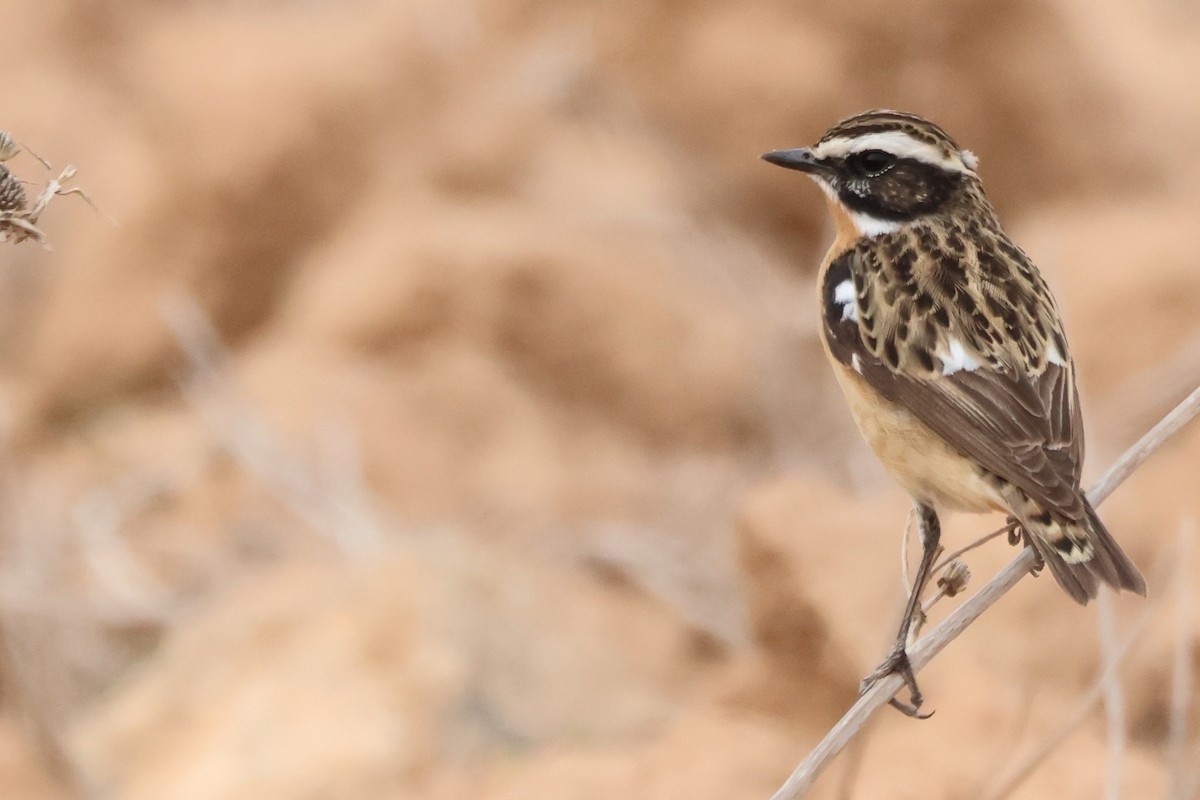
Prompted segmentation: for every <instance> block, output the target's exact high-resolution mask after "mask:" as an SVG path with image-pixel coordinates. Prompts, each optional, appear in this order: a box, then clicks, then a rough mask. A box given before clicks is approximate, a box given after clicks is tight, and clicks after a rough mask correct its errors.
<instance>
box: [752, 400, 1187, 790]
mask: <svg viewBox="0 0 1200 800" xmlns="http://www.w3.org/2000/svg"><path fill="white" fill-rule="evenodd" d="M1197 413H1200V388H1197V389H1196V390H1194V391H1193V392H1192V393H1191V394H1190V395H1188V396H1187V398H1186V399H1184V401H1183V402H1181V403H1180V404H1179V405H1177V406H1176V407H1175V408H1174V409H1172V410H1171V412H1170V413H1168V414H1167V415H1166V416H1165V417H1163V419H1162V420H1161V421H1159V423H1158V424H1157V425H1155V426H1154V427H1153V428H1151V429H1150V430H1149V431H1148V432H1147V433H1146V434H1145V435H1144V436H1143V437H1142V438H1141V439H1139V440H1138V442H1137V443H1136V444H1134V445H1133V447H1131V448H1129V450H1127V451H1126V452H1125V454H1124V455H1122V456H1121V457H1120V458H1119V459H1117V461H1116V463H1114V464H1113V465H1112V466H1111V467H1110V468H1109V470H1108V472H1106V473H1105V474H1104V476H1103V477H1102V478H1101V479H1100V481H1099V482H1097V484H1096V485H1095V486H1093V487H1092V490H1091V491H1090V492H1088V498H1089V499H1090V500H1091V502H1092V504H1093V505H1100V503H1102V502H1103V501H1104V500H1105V498H1107V497H1108V496H1109V495H1110V494H1112V492H1113V490H1114V489H1115V488H1116V487H1117V486H1119V485H1120V484H1121V482H1122V481H1124V480H1125V479H1126V478H1128V477H1129V476H1130V475H1131V474H1132V473H1133V472H1134V470H1136V469H1137V468H1138V467H1139V466H1141V465H1142V464H1143V463H1144V462H1145V461H1146V459H1147V458H1149V457H1150V455H1151V454H1152V453H1153V452H1154V451H1155V450H1157V449H1158V448H1159V447H1161V446H1162V444H1163V443H1164V442H1165V441H1167V439H1169V438H1171V437H1172V436H1173V435H1175V433H1177V432H1178V431H1179V429H1180V428H1182V427H1183V426H1184V425H1186V424H1187V423H1188V422H1190V421H1191V420H1192V419H1193V418H1194V417H1195V416H1196V414H1197ZM1035 563H1036V557H1035V555H1034V552H1033V550H1031V549H1030V548H1028V547H1026V548H1025V549H1023V550H1022V551H1021V552H1020V554H1018V555H1017V557H1016V558H1014V559H1013V560H1012V561H1010V562H1009V563H1008V564H1007V565H1006V566H1005V567H1004V568H1003V569H1001V570H1000V572H998V573H997V574H996V576H995V577H993V578H992V579H991V580H990V581H988V583H986V584H985V585H984V586H983V588H981V589H980V590H979V591H978V592H977V593H976V594H975V595H974V596H972V597H971V598H970V599H968V600H967V601H966V602H964V603H963V604H962V605H961V606H959V607H958V609H956V610H955V611H954V612H953V613H952V614H951V615H950V616H948V617H947V618H946V619H945V620H943V621H942V622H941V623H940V624H939V625H937V626H936V627H935V628H934V629H933V630H932V631H930V632H929V634H928V635H927V636H925V637H924V638H922V639H921V640H920V641H918V642H917V643H916V644H914V645H913V648H912V649H911V650H910V651H909V662H910V663H911V664H912V668H913V671H914V672H917V671H919V670H920V669H921V668H923V667H924V666H925V665H926V664H928V663H929V662H930V661H931V660H932V659H933V657H934V656H936V655H937V654H938V653H940V652H941V651H942V649H943V648H945V647H946V645H948V644H949V643H950V642H951V641H953V640H954V639H955V638H957V637H958V635H959V634H960V633H962V632H963V631H964V630H965V629H966V628H967V626H969V625H970V624H971V623H972V622H974V621H975V620H976V619H978V618H979V616H980V615H981V614H982V613H983V612H984V611H986V610H987V609H988V608H989V607H991V605H992V604H993V603H995V602H996V601H997V600H999V599H1000V598H1001V597H1002V596H1004V594H1005V593H1006V592H1007V591H1008V590H1009V589H1011V588H1012V587H1013V586H1015V585H1016V584H1017V583H1018V582H1019V581H1020V580H1021V578H1023V577H1025V575H1026V574H1028V572H1029V570H1030V569H1031V568H1032V567H1033V566H1034V565H1035ZM903 685H904V679H903V678H902V677H901V676H899V675H895V674H893V675H888V676H887V677H885V678H882V679H880V680H878V681H876V682H875V683H874V684H873V685H872V686H871V688H870V689H868V690H867V692H866V693H865V694H863V695H862V696H861V697H859V698H858V701H857V702H855V704H854V705H853V706H851V707H850V710H849V711H847V712H846V714H845V715H844V716H843V717H842V718H841V720H839V721H838V723H837V724H836V725H834V726H833V728H832V729H830V731H829V732H828V733H827V734H826V735H825V737H824V738H823V739H822V740H821V742H820V743H819V744H818V745H817V746H816V747H815V748H814V749H813V750H812V752H810V753H809V754H808V755H807V756H806V757H805V758H804V760H803V761H801V762H800V764H799V765H798V766H797V767H796V769H795V770H794V771H793V772H792V774H791V775H790V776H789V777H788V779H787V780H786V781H785V782H784V784H783V785H782V786H781V787H779V789H778V790H777V791H776V792H775V794H773V795H772V796H771V800H795V799H796V798H800V797H803V796H804V795H805V793H807V792H808V790H809V789H811V788H812V786H813V784H814V783H816V781H817V778H818V777H820V775H821V773H822V772H823V771H824V770H825V768H826V767H827V766H829V763H830V762H831V761H832V760H833V759H834V758H835V757H836V756H837V754H838V753H839V752H841V750H842V748H844V747H845V746H846V743H847V742H849V741H850V740H851V739H853V738H854V736H856V735H857V734H858V732H859V730H861V729H862V726H863V724H864V723H866V721H867V720H868V719H869V718H870V716H871V715H872V714H874V713H875V711H876V710H878V709H879V708H880V707H881V706H883V705H885V704H886V703H887V702H888V700H890V699H891V698H892V696H893V695H895V694H896V692H898V691H899V690H900V687H901V686H903Z"/></svg>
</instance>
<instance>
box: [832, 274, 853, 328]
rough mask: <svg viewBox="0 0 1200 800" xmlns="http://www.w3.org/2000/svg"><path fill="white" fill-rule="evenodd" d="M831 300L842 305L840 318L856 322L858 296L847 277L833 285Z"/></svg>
mask: <svg viewBox="0 0 1200 800" xmlns="http://www.w3.org/2000/svg"><path fill="white" fill-rule="evenodd" d="M833 302H835V303H837V304H838V305H840V306H841V307H842V319H849V320H853V321H855V322H858V296H857V295H856V294H855V291H854V284H853V283H852V282H851V281H850V279H849V278H847V279H846V280H844V281H842V282H841V283H839V284H838V285H837V286H835V287H833Z"/></svg>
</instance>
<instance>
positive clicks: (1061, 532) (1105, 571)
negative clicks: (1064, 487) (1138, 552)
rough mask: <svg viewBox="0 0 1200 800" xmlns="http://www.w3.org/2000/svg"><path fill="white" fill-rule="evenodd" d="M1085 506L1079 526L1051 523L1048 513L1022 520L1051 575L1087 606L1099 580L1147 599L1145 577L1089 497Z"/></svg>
mask: <svg viewBox="0 0 1200 800" xmlns="http://www.w3.org/2000/svg"><path fill="white" fill-rule="evenodd" d="M1083 503H1084V510H1085V512H1086V515H1085V518H1084V520H1082V521H1081V522H1079V523H1074V524H1070V523H1068V524H1065V525H1064V524H1062V523H1059V522H1051V521H1050V518H1049V515H1047V514H1040V515H1039V514H1034V515H1030V516H1028V517H1026V518H1022V519H1021V525H1022V526H1023V527H1024V528H1025V530H1026V531H1028V532H1029V534H1030V536H1029V539H1030V541H1032V542H1033V545H1034V547H1035V548H1037V551H1038V554H1039V555H1040V556H1041V557H1042V559H1043V560H1044V561H1045V562H1046V566H1048V567H1049V568H1050V574H1051V575H1053V576H1054V580H1056V581H1057V582H1058V585H1059V586H1061V587H1062V588H1063V590H1064V591H1066V593H1067V594H1069V595H1071V597H1073V598H1074V599H1075V601H1076V602H1078V603H1081V604H1084V605H1086V604H1087V602H1088V601H1089V600H1091V599H1092V598H1093V597H1095V596H1096V592H1097V581H1099V582H1101V583H1106V584H1108V585H1109V586H1111V587H1112V588H1114V589H1124V590H1127V591H1130V592H1134V593H1136V594H1140V595H1141V596H1142V597H1145V596H1146V581H1145V579H1144V578H1143V577H1142V574H1141V573H1140V572H1138V569H1137V567H1135V566H1134V565H1133V562H1132V561H1130V560H1129V557H1128V556H1127V555H1125V552H1124V551H1123V550H1121V546H1120V545H1118V544H1117V543H1116V541H1115V540H1114V539H1113V538H1112V535H1111V534H1110V533H1109V532H1108V529H1107V528H1105V527H1104V523H1103V522H1101V521H1100V517H1099V516H1097V514H1096V510H1095V509H1093V508H1092V504H1091V503H1089V502H1088V501H1087V499H1086V498H1084V500H1083ZM1043 520H1045V522H1043Z"/></svg>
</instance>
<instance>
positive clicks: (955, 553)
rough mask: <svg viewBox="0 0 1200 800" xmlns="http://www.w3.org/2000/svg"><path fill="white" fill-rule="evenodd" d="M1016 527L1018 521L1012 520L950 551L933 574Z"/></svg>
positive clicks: (934, 569)
mask: <svg viewBox="0 0 1200 800" xmlns="http://www.w3.org/2000/svg"><path fill="white" fill-rule="evenodd" d="M1016 527H1017V523H1016V522H1010V523H1008V524H1007V525H1005V526H1004V527H1003V528H997V529H996V530H994V531H992V532H991V533H985V534H984V535H983V536H980V537H979V538H978V539H976V540H975V541H973V542H971V543H969V544H965V545H963V546H962V547H960V548H958V549H957V550H951V551H950V553H949V554H948V555H947V556H946V557H945V558H943V559H942V560H941V561H939V562H938V563H937V565H936V566H934V568H933V574H934V575H936V574H938V573H939V572H941V571H942V570H944V569H945V568H946V567H948V566H950V562H951V561H954V560H955V559H956V558H962V557H963V556H965V555H966V554H967V553H969V552H971V551H972V550H974V549H975V548H976V547H980V546H981V545H985V544H987V543H988V542H990V541H991V540H992V539H995V538H996V537H997V536H999V535H1000V534H1002V533H1009V532H1011V531H1012V530H1013V529H1014V528H1016Z"/></svg>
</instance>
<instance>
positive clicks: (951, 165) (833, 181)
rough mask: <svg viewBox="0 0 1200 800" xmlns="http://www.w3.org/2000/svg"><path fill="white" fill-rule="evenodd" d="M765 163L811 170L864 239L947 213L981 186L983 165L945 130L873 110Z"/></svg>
mask: <svg viewBox="0 0 1200 800" xmlns="http://www.w3.org/2000/svg"><path fill="white" fill-rule="evenodd" d="M763 159H765V160H766V161H769V162H770V163H772V164H777V165H779V166H781V167H787V168H788V169H796V170H800V171H801V172H804V173H806V174H807V175H808V176H809V177H810V178H812V179H813V180H815V181H816V182H817V184H818V185H819V186H820V187H821V188H822V189H823V190H824V191H825V194H826V195H827V196H828V198H829V200H830V203H831V205H833V206H834V208H835V211H839V210H840V211H843V212H844V213H845V215H846V216H847V217H848V218H849V220H850V221H852V223H853V224H854V227H855V228H856V230H857V232H858V234H859V235H860V236H872V235H878V234H881V233H887V232H889V231H892V230H895V229H897V228H899V227H901V226H902V225H904V224H906V223H909V222H913V221H915V220H917V219H920V218H922V217H926V216H930V215H934V214H939V213H943V212H944V211H945V210H946V209H947V208H949V207H951V206H952V205H953V204H954V203H955V201H957V200H960V199H961V198H963V197H964V195H965V194H966V193H968V192H970V193H971V194H972V195H976V194H978V195H979V196H981V192H976V191H972V190H973V189H978V187H979V177H978V175H977V174H976V172H975V170H976V167H977V166H978V160H977V159H976V158H975V155H974V154H973V153H971V151H969V150H962V149H960V148H959V147H958V145H957V144H955V142H954V140H953V139H951V138H950V136H949V135H948V134H947V133H946V132H945V131H944V130H942V129H941V128H940V127H938V126H937V125H935V124H933V123H932V122H929V121H928V120H926V119H922V118H921V117H918V116H915V115H913V114H902V113H900V112H896V111H867V112H864V113H862V114H857V115H855V116H853V117H850V118H848V119H845V120H842V121H841V122H839V123H837V124H836V125H834V126H833V127H832V128H830V129H829V130H828V131H827V132H826V133H825V135H824V136H822V137H821V139H820V140H819V141H818V142H817V143H816V144H815V145H813V146H812V147H800V148H796V149H794V150H774V151H772V152H770V153H765V154H763Z"/></svg>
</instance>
